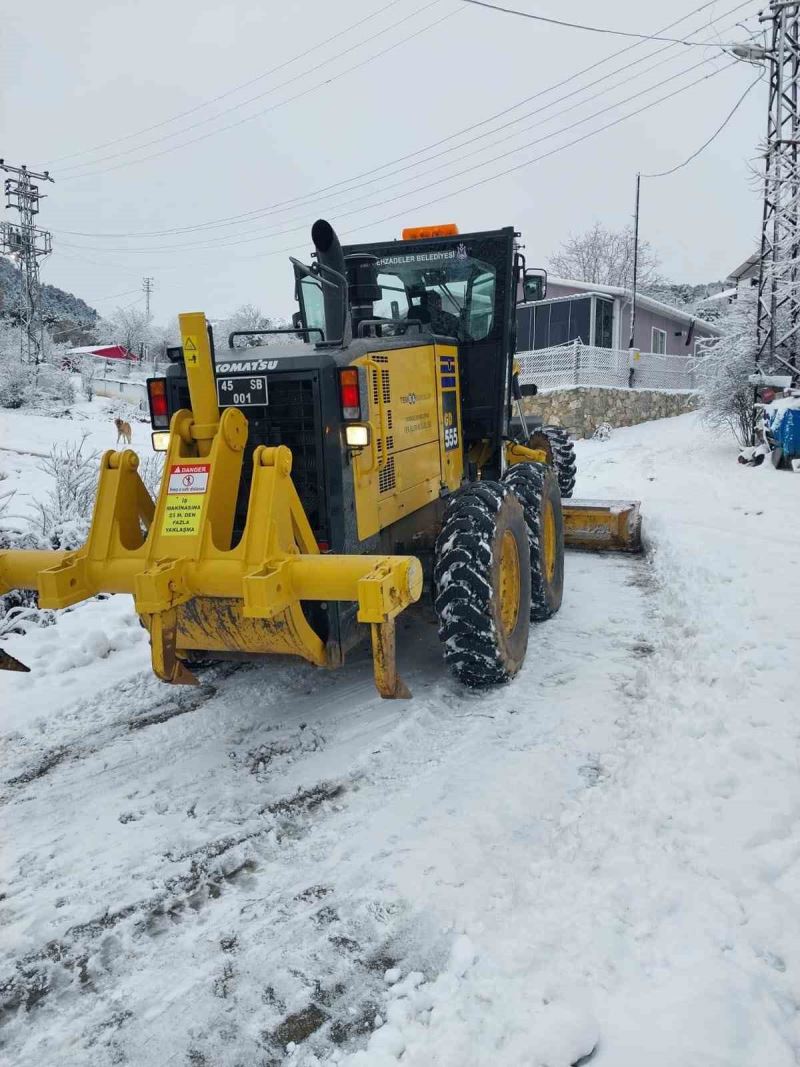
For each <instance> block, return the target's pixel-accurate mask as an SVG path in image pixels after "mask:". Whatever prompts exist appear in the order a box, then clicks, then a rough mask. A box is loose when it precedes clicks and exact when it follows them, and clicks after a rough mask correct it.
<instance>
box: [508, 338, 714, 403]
mask: <svg viewBox="0 0 800 1067" xmlns="http://www.w3.org/2000/svg"><path fill="white" fill-rule="evenodd" d="M516 358H517V361H518V362H519V364H520V380H521V381H522V382H525V383H535V384H536V385H537V386H538V387H539V390H540V391H541V392H548V391H550V390H553V389H569V388H574V387H575V386H578V385H588V386H600V387H605V388H607V389H628V388H633V389H658V390H661V391H667V392H680V393H690V392H694V390H695V389H696V388H697V382H696V370H695V368H696V360H695V359H694V358H693V357H692V356H691V355H689V354H687V355H685V356H662V355H659V354H658V353H656V352H633V353H632V352H630V351H629V350H628V349H619V348H595V347H593V346H592V345H584V344H581V342H580V341H575V342H573V343H571V344H568V345H559V346H557V347H555V348H537V349H532V350H530V351H528V352H517V357H516Z"/></svg>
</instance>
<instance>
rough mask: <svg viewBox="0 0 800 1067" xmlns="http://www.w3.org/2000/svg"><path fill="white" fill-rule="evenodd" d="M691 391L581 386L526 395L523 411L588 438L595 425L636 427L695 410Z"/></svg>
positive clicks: (696, 401) (696, 403)
mask: <svg viewBox="0 0 800 1067" xmlns="http://www.w3.org/2000/svg"><path fill="white" fill-rule="evenodd" d="M697 405H698V398H697V396H696V395H695V394H694V393H660V392H656V391H655V390H650V389H599V388H593V387H588V386H583V387H579V388H575V389H559V390H555V391H553V392H549V393H542V394H541V395H540V396H532V397H528V398H527V399H526V400H525V410H526V412H528V413H529V414H531V415H538V416H540V417H541V418H542V419H544V421H545V422H546V423H547V422H552V423H555V424H556V425H557V426H563V427H564V428H565V429H566V430H568V431H569V432H570V434H571V435H572V436H573V437H591V436H592V435H593V434H594V432H595V430H596V429H597V427H598V426H600V425H601V424H602V423H604V422H606V423H608V425H609V426H635V425H636V424H637V423H639V422H649V421H650V420H651V419H666V418H669V417H670V416H672V415H683V414H685V413H686V412H687V411H694V409H695V408H696V407H697Z"/></svg>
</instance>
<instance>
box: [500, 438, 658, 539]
mask: <svg viewBox="0 0 800 1067" xmlns="http://www.w3.org/2000/svg"><path fill="white" fill-rule="evenodd" d="M506 461H507V463H508V464H509V466H511V465H513V464H514V463H524V462H526V461H527V462H528V463H547V455H546V453H545V452H543V451H540V450H539V449H536V448H526V447H525V445H518V444H515V443H510V444H508V445H507V446H506ZM561 510H562V512H563V514H564V545H565V546H566V547H567V548H586V549H590V550H593V551H595V552H641V550H642V519H641V516H640V515H639V501H638V500H562V501H561Z"/></svg>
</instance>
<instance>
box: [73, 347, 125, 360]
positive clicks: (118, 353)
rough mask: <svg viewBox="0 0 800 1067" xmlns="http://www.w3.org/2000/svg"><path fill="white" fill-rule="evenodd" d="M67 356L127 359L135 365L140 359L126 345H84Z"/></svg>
mask: <svg viewBox="0 0 800 1067" xmlns="http://www.w3.org/2000/svg"><path fill="white" fill-rule="evenodd" d="M65 355H67V356H97V358H98V359H126V360H129V361H131V362H133V363H138V362H139V357H138V356H136V355H134V354H133V352H131V351H129V350H128V349H127V348H126V347H125V345H84V346H83V347H81V348H70V349H68V350H67V352H66V353H65Z"/></svg>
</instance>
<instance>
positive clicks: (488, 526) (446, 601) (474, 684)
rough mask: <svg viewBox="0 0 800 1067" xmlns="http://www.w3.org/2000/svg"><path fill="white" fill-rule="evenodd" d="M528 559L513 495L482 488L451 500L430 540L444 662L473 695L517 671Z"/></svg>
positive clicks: (524, 631)
mask: <svg viewBox="0 0 800 1067" xmlns="http://www.w3.org/2000/svg"><path fill="white" fill-rule="evenodd" d="M529 554H530V549H529V541H528V529H527V525H526V522H525V514H524V511H523V508H522V505H521V503H520V501H519V499H518V497H517V495H516V493H514V492H511V491H510V490H509V489H508V488H506V487H505V486H504V485H502V484H501V483H500V482H490V481H486V482H476V483H474V484H473V485H470V486H467V487H466V488H464V489H462V490H461V491H460V492H458V493H457V494H456V495H455V496H454V497H453V498H452V500H451V501H450V503H449V505H448V508H447V511H446V513H445V517H444V523H443V525H442V530H441V532H440V534H439V537H438V538H437V541H436V561H435V566H434V585H435V605H436V614H437V616H438V619H439V637H440V639H441V641H442V644H443V645H444V658H445V662H446V663H447V665H448V667H449V668H450V669H451V670H452V672H453V673H454V674H455V676H456V677H457V678H458V679H459V680H460V681H462V682H463V683H464V684H465V685H468V686H470V687H471V688H473V689H483V688H486V687H488V686H491V685H498V684H501V683H502V682H506V681H508V679H509V678H512V677H513V676H514V675H515V674H516V673H517V671H518V670H519V669H520V667H521V666H522V664H523V661H524V659H525V653H526V651H527V648H528V629H529V616H530V597H531V579H530V568H529V567H528V566H527V561H528V557H529Z"/></svg>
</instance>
